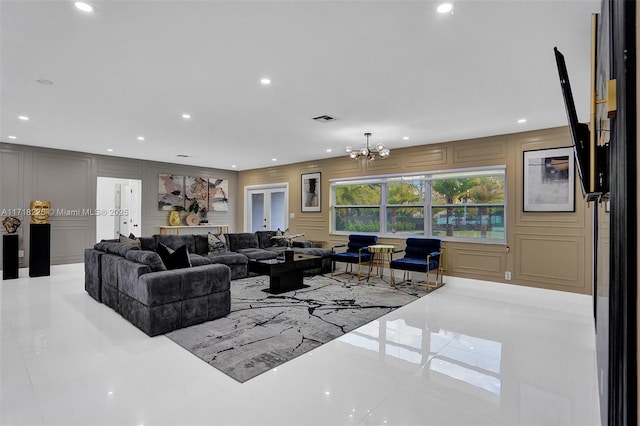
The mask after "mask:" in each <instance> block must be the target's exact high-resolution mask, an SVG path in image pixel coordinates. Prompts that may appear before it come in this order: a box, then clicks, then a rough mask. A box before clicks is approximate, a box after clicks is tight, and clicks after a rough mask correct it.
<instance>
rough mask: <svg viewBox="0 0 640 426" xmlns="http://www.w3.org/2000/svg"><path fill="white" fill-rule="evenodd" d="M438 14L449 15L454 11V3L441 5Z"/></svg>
mask: <svg viewBox="0 0 640 426" xmlns="http://www.w3.org/2000/svg"><path fill="white" fill-rule="evenodd" d="M436 10H437V11H438V13H449V12H451V11H452V10H453V3H449V2H447V3H441V4H440V5H438V8H437V9H436Z"/></svg>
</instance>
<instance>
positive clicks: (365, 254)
mask: <svg viewBox="0 0 640 426" xmlns="http://www.w3.org/2000/svg"><path fill="white" fill-rule="evenodd" d="M377 242H378V237H377V236H376V235H357V234H353V235H349V242H348V243H347V244H338V245H335V246H333V247H332V248H331V265H332V267H331V271H332V273H331V275H334V272H335V269H336V268H335V266H336V262H344V263H346V264H347V268H346V271H345V273H346V272H349V266H350V267H351V271H350V272H351V273H353V265H354V264H356V265H358V281H360V280H363V279H365V278H367V277H368V275H367V276H366V277H362V278H361V275H360V265H361V264H363V263H364V264H371V260H372V259H373V254H372V253H370V252H369V246H372V245H374V244H376V243H377ZM340 247H346V251H344V252H336V248H340Z"/></svg>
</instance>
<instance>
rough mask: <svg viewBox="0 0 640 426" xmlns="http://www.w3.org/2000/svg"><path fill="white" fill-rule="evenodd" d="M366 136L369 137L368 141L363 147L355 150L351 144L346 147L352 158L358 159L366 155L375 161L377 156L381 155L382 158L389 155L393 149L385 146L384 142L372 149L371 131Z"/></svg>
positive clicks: (368, 158)
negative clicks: (370, 141)
mask: <svg viewBox="0 0 640 426" xmlns="http://www.w3.org/2000/svg"><path fill="white" fill-rule="evenodd" d="M364 136H365V137H366V138H367V143H366V145H365V146H364V147H362V148H361V149H359V150H354V149H353V147H351V146H347V147H346V148H345V152H346V153H347V154H348V155H349V157H350V158H352V159H354V160H357V159H358V158H360V157H365V158H366V159H367V160H368V161H374V160H375V159H376V156H377V157H380V159H385V158H388V157H389V155H390V154H391V151H390V150H389V149H388V148H385V146H384V144H383V143H378V144H376V146H375V149H371V148H369V137H370V136H371V133H369V132H367V133H365V134H364Z"/></svg>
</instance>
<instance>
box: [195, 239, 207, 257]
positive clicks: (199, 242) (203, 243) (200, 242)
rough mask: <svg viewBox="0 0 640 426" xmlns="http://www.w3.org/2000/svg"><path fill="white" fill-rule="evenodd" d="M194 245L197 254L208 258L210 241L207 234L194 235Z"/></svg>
mask: <svg viewBox="0 0 640 426" xmlns="http://www.w3.org/2000/svg"><path fill="white" fill-rule="evenodd" d="M193 243H194V244H195V248H196V251H195V253H196V254H199V255H200V256H206V255H207V254H208V253H209V239H208V237H207V234H194V235H193Z"/></svg>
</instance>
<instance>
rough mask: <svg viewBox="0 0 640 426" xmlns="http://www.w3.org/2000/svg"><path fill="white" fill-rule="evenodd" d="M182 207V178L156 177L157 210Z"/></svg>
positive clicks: (171, 176)
mask: <svg viewBox="0 0 640 426" xmlns="http://www.w3.org/2000/svg"><path fill="white" fill-rule="evenodd" d="M176 205H177V206H183V207H184V176H176V175H168V174H160V175H158V210H172V209H173V206H176Z"/></svg>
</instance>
